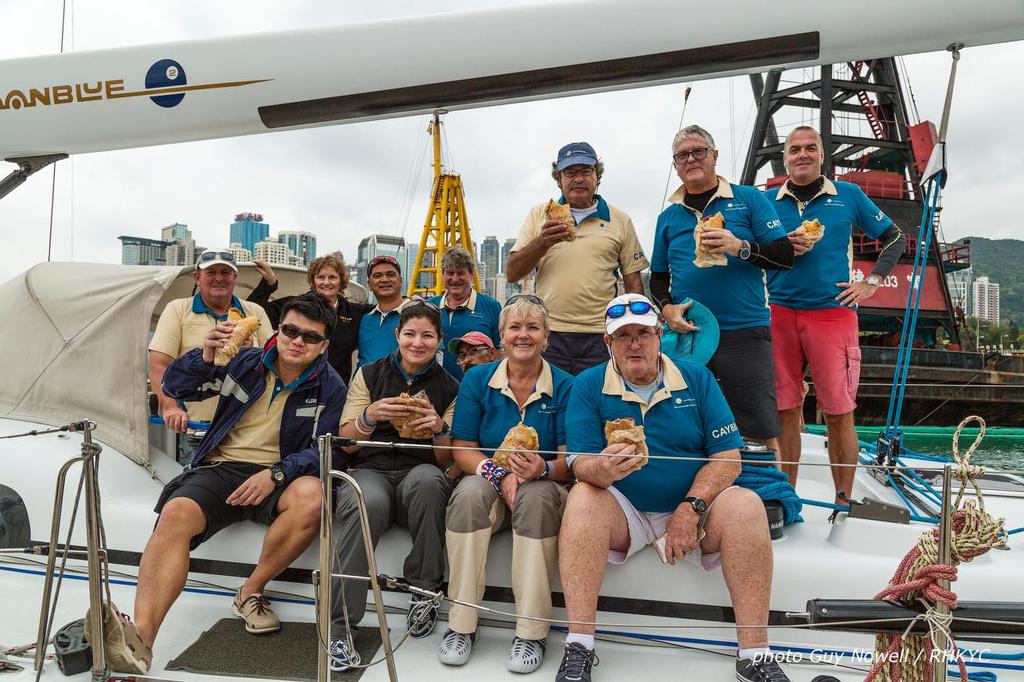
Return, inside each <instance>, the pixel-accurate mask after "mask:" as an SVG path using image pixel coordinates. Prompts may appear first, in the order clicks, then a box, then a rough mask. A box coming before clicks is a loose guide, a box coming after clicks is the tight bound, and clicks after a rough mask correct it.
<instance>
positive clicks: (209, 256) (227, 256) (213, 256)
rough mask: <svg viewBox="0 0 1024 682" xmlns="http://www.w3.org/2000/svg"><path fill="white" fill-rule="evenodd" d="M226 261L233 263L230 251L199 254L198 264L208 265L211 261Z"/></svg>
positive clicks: (233, 257)
mask: <svg viewBox="0 0 1024 682" xmlns="http://www.w3.org/2000/svg"><path fill="white" fill-rule="evenodd" d="M217 259H220V260H226V261H228V262H230V263H234V262H235V255H234V254H233V253H231V252H230V251H203V252H202V253H201V254H199V262H200V263H209V262H210V261H212V260H217Z"/></svg>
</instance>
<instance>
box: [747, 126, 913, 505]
mask: <svg viewBox="0 0 1024 682" xmlns="http://www.w3.org/2000/svg"><path fill="white" fill-rule="evenodd" d="M824 153H826V150H823V149H822V143H821V136H820V135H819V134H818V132H817V131H816V130H815V129H814V128H810V127H808V126H800V127H798V128H794V129H793V132H791V133H790V134H789V136H788V137H787V138H786V144H785V152H784V154H785V161H786V168H787V170H788V171H789V176H790V179H789V180H788V181H787V182H786V184H785V185H783V186H782V187H780V188H778V189H771V190H767V191H766V192H765V195H766V196H767V197H768V198H769V200H771V201H772V203H773V204H774V206H775V211H776V213H778V214H779V219H780V220H782V225H783V227H784V228H785V229H786V231H787V233H788V236H789V240H790V242H792V244H793V251H794V253H795V254H796V261H795V263H794V264H793V267H792V269H790V270H770V271H768V293H769V298H768V300H769V303H770V304H771V316H772V323H771V324H772V348H773V354H774V356H775V394H776V400H777V401H778V409H779V419H780V421H781V422H782V435H781V436H779V455H780V457H781V459H782V461H784V462H796V461H798V460H799V459H800V426H801V423H800V416H801V414H800V413H801V410H802V409H803V402H804V401H803V398H804V394H803V380H804V370H805V368H807V367H808V366H810V370H811V381H812V382H813V383H814V393H815V395H816V396H817V399H818V409H820V410H821V411H822V413H824V415H825V423H826V425H827V427H828V455H829V459H830V460H831V461H832V462H833V463H834V464H852V463H854V462H856V461H857V452H858V441H857V432H856V430H855V429H854V423H853V410H854V408H855V407H856V406H857V402H856V400H857V386H858V384H859V383H860V345H859V343H858V339H857V310H856V308H857V304H858V303H860V302H861V301H864V300H865V299H868V298H870V297H871V296H873V295H874V293H875V291H877V290H878V287H879V286H880V285H881V284H882V283H883V281H884V280H885V277H886V275H888V274H889V273H890V272H891V271H892V269H893V267H894V266H895V265H896V263H897V261H899V258H900V254H902V253H903V250H904V248H905V247H906V243H907V241H906V237H905V236H904V235H903V233H902V232H900V229H899V227H897V226H896V225H895V224H894V223H893V222H892V220H891V219H890V218H889V217H888V216H887V215H885V213H883V212H882V211H881V210H879V208H878V207H877V206H875V204H874V202H872V201H871V200H870V199H869V198H868V197H867V196H866V195H865V194H864V192H862V191H861V189H860V188H859V187H858V186H857V185H853V184H850V183H847V182H839V181H831V180H829V179H828V178H826V177H825V176H823V175H822V174H821V165H822V155H823V154H824ZM814 221H817V222H816V223H814ZM808 223H811V224H808ZM819 227H820V230H819ZM855 228H856V229H858V230H860V231H861V232H863V233H864V234H865V235H867V236H868V237H870V238H871V239H876V240H878V241H879V242H881V244H882V249H881V252H880V253H879V255H878V260H877V261H876V263H875V266H874V268H872V271H871V272H870V273H863V272H860V271H855V270H854V269H853V262H852V257H851V254H852V249H851V243H850V242H851V239H852V235H853V230H854V229H855ZM782 468H783V471H785V472H786V474H787V475H788V476H789V481H790V483H792V484H794V485H796V478H797V469H798V467H797V465H796V464H784V465H783V467H782ZM854 471H855V470H854V469H853V468H852V467H833V468H832V478H833V480H834V481H835V484H836V499H837V500H838V499H840V494H843V495H846V496H849V495H850V494H851V492H852V488H853V476H854Z"/></svg>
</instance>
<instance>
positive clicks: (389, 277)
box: [358, 256, 405, 367]
mask: <svg viewBox="0 0 1024 682" xmlns="http://www.w3.org/2000/svg"><path fill="white" fill-rule="evenodd" d="M366 279H367V280H368V281H369V283H370V291H371V292H373V295H374V297H376V299H377V305H376V306H374V307H373V308H372V309H371V310H370V312H368V313H366V314H365V315H363V319H362V320H360V321H359V346H358V347H359V367H362V366H364V365H368V364H370V363H371V362H376V361H377V360H380V359H381V358H382V357H384V356H385V355H390V354H391V353H394V352H395V350H397V349H398V339H397V338H396V337H395V330H396V329H398V314H399V313H398V306H400V305H402V301H404V300H405V298H404V297H403V296H402V268H401V267H400V266H399V265H398V260H397V259H395V258H392V257H391V256H377V257H376V258H371V259H370V262H369V263H367V264H366Z"/></svg>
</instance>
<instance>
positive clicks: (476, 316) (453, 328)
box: [430, 290, 501, 381]
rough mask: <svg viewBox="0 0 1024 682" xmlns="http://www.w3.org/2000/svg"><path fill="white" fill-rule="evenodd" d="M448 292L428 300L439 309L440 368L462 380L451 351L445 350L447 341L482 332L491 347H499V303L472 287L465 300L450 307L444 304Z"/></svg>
mask: <svg viewBox="0 0 1024 682" xmlns="http://www.w3.org/2000/svg"><path fill="white" fill-rule="evenodd" d="M447 297H448V294H441V295H440V296H434V297H433V298H431V299H430V302H431V303H433V304H434V305H436V306H437V307H438V308H439V309H440V310H441V334H442V335H443V336H444V343H443V344H442V345H441V347H442V348H444V349H445V350H444V363H443V364H444V368H445V369H446V370H448V373H449V374H451V375H452V376H453V377H455V378H456V379H458V380H459V381H462V374H463V372H462V368H461V367H459V363H458V362H456V356H455V354H454V353H449V352H448V350H447V345H446V344H447V343H448V341H449V340H451V339H457V338H460V337H462V336H464V335H465V334H467V333H469V332H482V333H484V334H486V335H487V336H489V337H490V339H491V341H493V342H494V347H495V348H498V347H500V346H501V335H500V334H499V333H498V316H499V315H500V314H501V303H498V301H497V299H494V298H491V297H490V296H488V295H487V294H481V293H479V292H477V291H476V290H473V291H471V292H470V294H469V298H468V299H466V302H465V303H463V304H462V305H460V306H459V307H457V308H455V309H454V310H452V309H449V308H447V307H446V305H445V304H446V301H447Z"/></svg>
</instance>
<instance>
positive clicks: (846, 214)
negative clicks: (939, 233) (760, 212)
mask: <svg viewBox="0 0 1024 682" xmlns="http://www.w3.org/2000/svg"><path fill="white" fill-rule="evenodd" d="M765 196H766V197H768V199H769V201H771V202H772V203H773V204H774V205H775V212H776V213H778V214H779V219H780V220H782V226H783V228H784V229H785V231H786V232H792V231H793V230H795V229H797V228H798V227H800V224H801V223H802V222H803V221H805V220H814V219H815V218H817V220H818V222H820V223H821V224H822V225H823V226H824V228H825V232H824V234H823V235H822V237H821V239H820V240H819V241H818V243H817V244H815V245H814V248H812V249H811V250H810V251H808V252H807V253H804V254H800V255H798V256H797V257H796V261H795V262H794V263H793V268H792V269H791V270H772V271H771V272H769V273H768V296H769V299H768V300H769V301H770V302H771V303H774V304H776V305H783V306H786V307H787V308H796V309H798V310H820V309H822V308H842V307H846V306H843V305H842V304H841V303H839V301H837V300H835V297H836V296H838V295H839V292H840V291H842V289H841V288H840V287H837V286H836V282H849V281H850V273H851V271H852V270H853V249H852V243H851V242H852V240H853V229H854V228H855V227H856V228H857V229H859V230H860V231H861V232H863V233H864V234H866V235H867V236H868V237H871V238H872V239H877V238H878V237H880V236H881V235H882V233H883V232H885V231H886V230H887V229H889V226H891V225H892V219H891V218H890V217H889V216H887V215H885V213H884V212H882V210H881V209H879V208H878V206H875V202H873V201H871V199H869V198H868V197H867V195H866V194H864V192H863V191H862V190H861V188H860V187H858V186H857V185H854V184H852V183H849V182H839V181H836V182H832V181H831V180H829V179H828V178H825V182H824V184H823V185H822V188H821V191H820V192H818V193H817V194H816V195H815V196H814V197H813V198H812V199H811V200H810V201H808V202H807V204H806V206H804V205H802V204H801V202H800V201H798V200H797V198H796V197H795V196H793V194H792V193H791V192H790V191H789V188H788V186H787V185H783V186H782V187H780V188H779V189H777V190H775V189H771V190H768V191H767V192H765Z"/></svg>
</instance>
